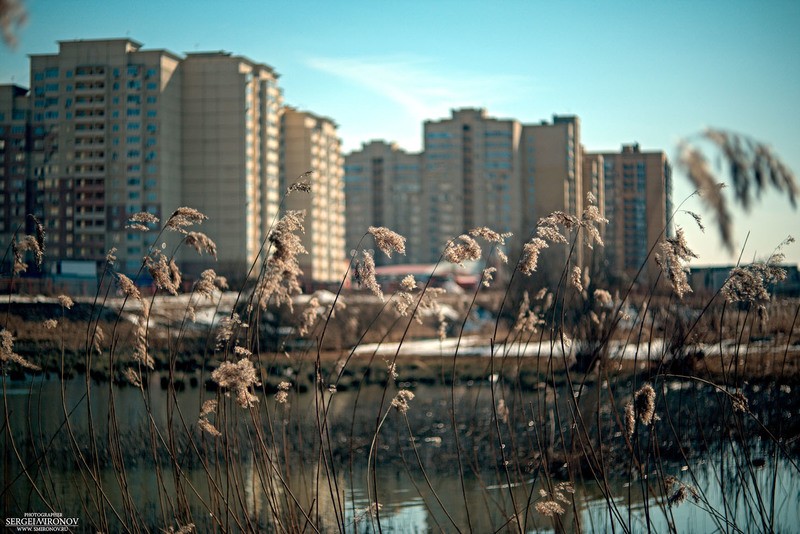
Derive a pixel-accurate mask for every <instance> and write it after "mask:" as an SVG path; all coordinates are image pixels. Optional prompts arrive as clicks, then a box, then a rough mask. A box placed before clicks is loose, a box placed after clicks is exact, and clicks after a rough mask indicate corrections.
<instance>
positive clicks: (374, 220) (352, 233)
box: [344, 141, 427, 265]
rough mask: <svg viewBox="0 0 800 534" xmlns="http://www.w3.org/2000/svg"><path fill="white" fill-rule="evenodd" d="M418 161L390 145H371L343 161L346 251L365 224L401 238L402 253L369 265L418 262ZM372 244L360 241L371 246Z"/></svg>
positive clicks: (420, 249) (352, 247)
mask: <svg viewBox="0 0 800 534" xmlns="http://www.w3.org/2000/svg"><path fill="white" fill-rule="evenodd" d="M421 165H422V157H421V155H420V154H415V153H409V152H406V151H404V150H402V149H401V148H399V147H398V146H397V145H396V144H394V143H387V142H385V141H371V142H369V143H364V144H363V145H362V147H361V149H360V150H356V151H354V152H351V153H350V154H348V155H347V156H346V157H345V165H344V169H345V170H344V180H345V205H346V207H347V232H346V245H347V250H348V251H352V250H355V249H356V247H358V244H359V242H360V241H361V238H362V237H363V236H364V234H365V233H366V231H367V229H368V228H369V227H370V226H385V227H388V228H390V229H391V230H394V231H395V232H397V233H399V234H400V235H402V236H403V237H405V238H406V255H405V256H400V255H397V254H395V255H393V256H392V258H387V257H386V256H385V255H383V254H377V255H376V256H375V261H376V262H378V263H379V264H381V265H386V264H389V263H418V262H421V261H423V260H426V259H427V258H425V257H423V254H422V252H423V250H424V249H423V246H422V245H423V239H422V235H423V232H422V224H423V210H422V205H421V204H422V168H421ZM372 246H373V245H372V242H371V241H367V242H366V243H362V247H366V248H371V247H372Z"/></svg>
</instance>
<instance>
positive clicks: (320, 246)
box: [281, 107, 347, 284]
mask: <svg viewBox="0 0 800 534" xmlns="http://www.w3.org/2000/svg"><path fill="white" fill-rule="evenodd" d="M281 150H282V153H283V160H282V165H283V171H282V173H281V177H282V185H283V189H284V190H286V188H287V187H288V186H290V185H291V184H292V183H294V182H295V181H297V180H298V178H299V177H300V176H302V175H303V174H304V173H307V172H309V171H313V172H312V173H311V175H310V176H308V177H307V178H304V179H308V180H310V181H311V188H312V191H311V193H310V194H308V193H303V192H300V191H298V192H294V193H293V194H291V195H289V196H287V197H286V200H285V202H284V206H285V209H287V210H305V212H306V217H305V230H306V231H305V234H303V236H302V242H303V246H304V247H305V248H306V250H307V251H308V254H304V255H300V256H299V257H298V260H299V261H300V267H301V268H302V269H303V273H304V275H305V281H306V284H309V282H311V281H313V282H316V283H323V284H326V283H331V284H335V283H339V282H341V281H342V277H343V276H344V273H345V270H346V268H347V263H346V256H345V203H344V168H343V163H344V159H343V157H342V155H341V141H340V139H339V137H338V134H337V126H336V123H335V122H333V120H331V119H329V118H327V117H320V116H318V115H315V114H313V113H310V112H307V111H299V110H297V109H294V108H290V107H286V108H284V110H283V114H282V116H281Z"/></svg>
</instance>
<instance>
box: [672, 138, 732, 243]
mask: <svg viewBox="0 0 800 534" xmlns="http://www.w3.org/2000/svg"><path fill="white" fill-rule="evenodd" d="M678 149H679V151H680V154H679V156H678V160H677V167H678V168H681V169H683V171H684V172H685V173H686V175H687V176H688V177H689V179H690V180H691V181H692V184H693V185H694V187H695V189H696V190H697V192H698V194H699V195H700V198H701V199H702V200H703V202H704V203H705V205H706V206H707V207H709V208H710V209H711V210H712V212H713V213H714V217H715V219H716V222H717V228H718V229H719V235H720V238H721V239H722V243H723V244H724V245H725V247H726V248H727V249H728V250H729V251H731V252H732V251H733V233H732V232H733V219H732V218H731V214H730V211H729V210H728V203H727V202H726V200H725V197H724V196H723V195H722V188H723V187H724V185H723V184H720V183H717V180H716V179H715V177H714V174H713V173H712V172H711V166H710V165H709V163H708V160H707V159H706V157H705V156H704V155H703V153H702V152H700V150H698V149H697V148H696V147H693V146H691V145H689V144H688V143H686V142H685V141H684V142H681V143H680V144H679V145H678Z"/></svg>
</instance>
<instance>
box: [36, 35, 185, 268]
mask: <svg viewBox="0 0 800 534" xmlns="http://www.w3.org/2000/svg"><path fill="white" fill-rule="evenodd" d="M179 65H180V58H179V57H177V56H176V55H174V54H172V53H170V52H167V51H164V50H143V49H142V48H141V44H139V43H137V42H135V41H131V40H129V39H112V40H102V41H62V42H60V43H59V52H58V53H57V54H43V55H33V56H31V96H30V98H31V101H32V106H31V123H30V124H31V128H32V131H33V132H36V135H37V136H41V138H42V149H43V150H42V151H41V152H39V151H37V152H36V154H35V156H34V161H33V162H32V167H33V175H34V177H35V179H36V180H37V182H39V183H40V187H38V188H37V192H38V196H39V198H41V200H42V202H43V207H44V208H43V213H42V222H43V223H44V225H45V227H46V229H47V232H48V255H49V256H51V257H55V258H58V259H80V260H94V261H102V260H103V259H104V258H105V256H106V254H107V252H108V251H109V250H110V249H111V248H112V247H116V248H117V258H118V259H119V262H120V266H121V268H123V269H124V270H127V271H135V270H136V269H137V268H138V267H139V266H140V265H141V262H142V257H143V255H144V254H145V253H146V252H147V250H148V248H149V247H150V246H151V245H153V239H154V238H155V233H154V232H148V233H142V232H137V231H131V230H129V229H126V228H125V225H126V221H127V219H128V218H129V217H130V216H131V215H132V214H134V213H137V212H140V211H146V212H150V213H152V214H154V215H156V216H157V217H160V218H162V219H163V218H164V217H165V216H169V214H170V213H171V210H174V209H175V208H176V207H177V206H178V205H179V204H180V195H181V184H180V176H181V83H180V73H179V69H178V67H179Z"/></svg>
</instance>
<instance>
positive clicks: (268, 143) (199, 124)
mask: <svg viewBox="0 0 800 534" xmlns="http://www.w3.org/2000/svg"><path fill="white" fill-rule="evenodd" d="M181 70H182V74H183V121H182V125H183V131H182V137H183V147H182V148H183V166H182V171H181V175H182V176H183V180H182V186H183V200H182V201H183V202H184V203H185V204H186V205H187V206H191V207H194V208H197V209H199V210H200V211H202V212H203V213H204V214H205V215H207V216H208V220H207V221H206V222H205V223H204V224H203V227H202V230H203V231H204V232H205V233H207V234H208V235H209V236H210V237H211V238H212V239H213V240H214V241H216V242H217V244H218V263H217V264H216V268H217V269H218V270H221V271H222V272H226V273H238V274H239V276H244V275H245V274H246V273H247V271H248V269H249V267H250V265H251V264H253V263H254V262H255V261H256V258H257V257H258V255H259V252H260V249H261V245H262V243H263V241H264V239H265V237H266V235H267V232H268V231H269V225H270V224H271V222H272V221H273V220H274V219H275V216H276V215H277V209H278V202H279V198H278V197H279V186H280V184H279V181H280V176H279V172H280V168H279V167H280V161H279V157H280V133H279V128H280V124H279V121H280V109H281V104H282V94H281V91H280V89H279V88H278V85H277V79H278V75H277V74H276V73H275V71H274V70H273V69H272V68H271V67H270V66H268V65H265V64H263V63H257V62H254V61H252V60H250V59H248V58H245V57H242V56H234V55H231V54H229V53H225V52H209V53H191V54H187V56H186V59H184V60H183V63H182V64H181ZM187 259H189V260H190V262H191V263H192V264H193V265H194V266H195V269H194V270H195V271H197V270H199V269H200V268H203V267H211V266H214V263H213V262H212V261H211V260H210V259H209V258H198V257H197V256H194V255H193V256H188V257H187Z"/></svg>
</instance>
